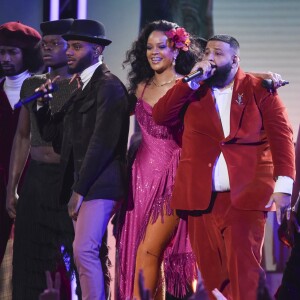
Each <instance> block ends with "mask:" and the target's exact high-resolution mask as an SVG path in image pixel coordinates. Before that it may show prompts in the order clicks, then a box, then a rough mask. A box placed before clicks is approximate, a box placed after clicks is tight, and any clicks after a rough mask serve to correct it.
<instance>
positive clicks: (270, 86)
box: [261, 79, 289, 90]
mask: <svg viewBox="0 0 300 300" xmlns="http://www.w3.org/2000/svg"><path fill="white" fill-rule="evenodd" d="M286 84H289V81H286V80H282V81H281V85H282V86H285V85H286ZM261 85H262V86H263V87H264V88H266V89H268V90H273V89H274V82H273V81H272V79H264V80H263V81H262V82H261Z"/></svg>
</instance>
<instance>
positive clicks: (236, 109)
mask: <svg viewBox="0 0 300 300" xmlns="http://www.w3.org/2000/svg"><path fill="white" fill-rule="evenodd" d="M244 78H245V73H244V72H243V71H242V70H240V69H239V70H238V72H237V74H236V77H235V80H234V85H233V92H232V99H231V108H230V133H229V135H228V136H227V138H226V139H225V141H229V140H231V139H232V138H234V137H235V135H236V133H237V131H238V129H239V126H240V123H241V119H242V117H243V113H244V111H245V107H246V105H247V102H248V99H249V98H248V97H247V94H246V93H245V89H244V88H243V86H244V85H245V83H244V84H243V83H242V81H243V79H244Z"/></svg>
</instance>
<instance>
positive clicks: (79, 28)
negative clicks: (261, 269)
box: [44, 20, 129, 300]
mask: <svg viewBox="0 0 300 300" xmlns="http://www.w3.org/2000/svg"><path fill="white" fill-rule="evenodd" d="M63 38H64V39H65V40H67V43H68V49H67V51H66V54H67V58H68V70H69V72H70V73H71V74H74V78H77V80H78V82H79V84H80V85H81V87H80V89H79V90H78V92H76V93H74V94H73V95H72V96H71V98H70V99H69V100H68V105H67V106H68V107H65V108H64V110H63V111H61V112H62V113H64V114H65V115H64V121H63V134H62V145H61V161H62V165H63V168H64V170H66V171H65V174H67V173H68V172H67V169H69V167H70V166H71V168H72V169H73V170H74V172H73V173H74V184H73V186H72V190H73V191H72V195H71V198H70V201H69V204H68V210H69V215H70V217H71V218H72V219H73V220H74V229H75V239H74V243H73V251H74V258H75V264H76V266H77V269H78V273H79V278H80V285H81V289H82V297H83V299H99V300H103V299H105V288H104V276H103V272H102V267H101V262H100V259H99V255H100V253H99V250H100V247H101V243H102V238H103V236H104V234H105V231H106V229H107V225H108V222H109V219H110V218H111V216H112V214H113V213H114V211H115V209H116V206H117V203H118V202H120V201H121V200H122V199H123V198H124V196H125V194H126V178H125V174H126V166H125V156H126V150H127V138H128V130H129V114H128V95H127V91H126V88H125V86H124V85H123V84H122V82H121V81H120V80H119V79H118V78H117V77H116V76H115V75H113V74H112V73H111V72H110V71H109V69H108V68H107V66H106V65H105V64H104V63H103V62H102V54H103V51H104V48H105V46H107V45H109V44H110V43H111V41H110V40H109V39H108V38H107V37H106V36H105V29H104V25H103V24H102V23H100V22H97V21H94V20H75V21H74V22H73V24H72V26H71V29H70V31H69V32H67V33H66V34H64V35H63ZM55 119H56V117H55V114H54V115H53V116H52V118H51V119H50V123H48V124H46V126H45V127H44V132H46V133H47V132H49V136H48V138H51V139H53V140H55V138H56V137H57V136H59V135H60V129H61V127H60V123H59V122H56V121H55ZM53 124H55V125H56V126H54V127H53ZM50 128H51V130H50ZM53 128H55V129H54V130H53Z"/></svg>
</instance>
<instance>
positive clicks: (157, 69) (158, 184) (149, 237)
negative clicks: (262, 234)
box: [117, 20, 202, 300]
mask: <svg viewBox="0 0 300 300" xmlns="http://www.w3.org/2000/svg"><path fill="white" fill-rule="evenodd" d="M201 54H202V51H201V49H200V47H199V45H198V43H197V42H196V41H195V39H193V38H192V37H191V36H190V35H189V34H188V33H187V32H186V31H185V30H184V28H180V27H179V26H178V25H177V24H175V23H170V22H167V21H163V20H162V21H156V22H152V23H150V24H148V25H147V26H146V27H145V28H144V29H143V30H142V32H141V34H140V36H139V38H138V40H137V41H135V42H134V43H133V45H132V49H131V50H129V51H128V52H127V59H126V61H125V64H130V66H131V70H130V72H129V82H130V87H129V92H130V93H131V94H133V95H135V96H136V98H135V99H137V101H135V102H136V103H135V105H134V108H133V112H134V113H135V116H136V120H137V122H138V124H139V127H140V129H141V135H142V139H141V142H140V144H139V147H138V150H137V152H136V156H135V158H134V161H133V164H132V167H131V181H130V188H129V199H128V202H127V203H126V208H124V211H123V212H124V216H123V220H122V218H121V220H122V221H123V222H120V223H121V224H120V225H119V230H118V233H117V258H118V268H119V269H118V270H117V277H118V278H117V295H118V296H117V299H120V300H125V299H126V300H127V299H133V298H136V299H139V287H138V275H139V271H140V270H142V271H143V274H144V277H145V287H146V288H148V289H149V290H150V293H151V295H152V297H153V298H154V299H164V293H165V289H166V290H167V292H168V293H170V294H172V295H174V296H176V297H183V296H185V295H186V294H187V293H189V290H188V289H189V288H190V287H191V283H192V281H193V280H194V279H196V276H197V272H196V263H195V258H194V256H193V253H192V250H191V246H190V243H189V239H188V234H187V227H186V222H185V220H183V219H181V218H179V216H178V215H177V213H176V211H174V210H173V209H172V208H171V207H170V199H171V195H172V189H173V184H174V178H175V174H176V169H177V165H178V161H179V157H180V131H181V128H179V127H178V126H177V127H165V126H159V125H156V124H155V123H154V121H153V120H152V107H153V105H154V104H155V103H156V102H157V101H158V100H159V98H160V97H161V96H163V95H164V94H165V93H166V92H167V91H168V89H170V88H171V87H172V86H173V85H174V84H175V81H176V80H177V79H179V78H181V77H182V74H188V73H189V72H190V70H191V68H192V67H193V65H194V63H195V62H196V61H197V60H199V59H200V58H201Z"/></svg>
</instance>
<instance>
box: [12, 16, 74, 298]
mask: <svg viewBox="0 0 300 300" xmlns="http://www.w3.org/2000/svg"><path fill="white" fill-rule="evenodd" d="M72 23H73V19H62V20H55V21H49V22H43V23H41V24H40V30H41V32H42V41H41V50H42V57H43V61H44V64H45V66H46V67H47V68H48V69H49V72H47V73H45V74H41V75H35V76H31V77H29V78H27V79H26V80H25V81H24V82H23V84H22V88H21V98H26V97H30V96H31V95H32V94H34V93H35V91H36V89H37V88H39V87H40V86H41V85H42V84H44V83H45V82H46V81H47V80H48V79H49V80H50V79H54V78H55V77H56V78H57V81H56V86H57V90H56V91H55V92H53V94H52V99H51V100H49V106H50V107H51V109H52V111H53V112H56V111H58V110H59V109H60V108H61V107H62V106H63V105H64V103H65V102H66V100H67V99H68V98H69V97H70V95H71V94H72V92H74V91H75V90H76V89H77V84H76V83H75V82H73V83H71V84H70V75H69V73H68V70H67V56H66V49H67V43H66V41H65V40H64V39H63V38H62V37H61V35H62V34H63V33H65V32H67V31H68V30H69V29H70V27H71V25H72ZM38 108H39V103H37V102H36V101H32V102H29V103H27V104H25V105H22V107H21V112H20V117H19V121H18V126H17V130H16V134H15V137H14V142H13V146H12V151H11V160H10V171H9V179H8V185H7V210H8V213H9V215H10V216H11V217H12V218H15V236H14V251H13V277H12V278H13V279H12V280H13V299H38V297H39V294H40V293H41V292H42V291H43V290H44V289H45V288H46V287H47V282H46V275H45V271H50V272H53V273H55V272H60V274H61V278H62V285H61V299H71V286H70V277H71V273H72V272H73V270H74V267H73V265H74V263H73V259H72V241H73V237H74V231H73V225H72V221H71V219H70V218H69V216H68V212H67V206H66V204H67V203H66V202H67V200H65V201H64V200H63V199H60V198H59V195H60V185H61V182H62V180H61V175H62V172H61V165H60V157H59V154H57V153H56V152H55V151H54V149H53V147H52V144H51V143H49V142H46V141H45V140H43V139H42V137H41V134H40V132H39V127H38V120H37V117H36V112H37V109H38ZM28 155H30V157H31V159H30V162H29V164H28V168H27V171H26V174H25V176H24V181H23V185H22V188H21V190H20V193H19V195H18V193H17V189H18V182H19V179H20V174H21V173H22V170H23V167H24V163H25V161H26V159H27V157H28ZM60 200H61V201H60ZM16 204H17V205H16ZM62 246H63V249H64V252H63V254H61V248H62ZM63 258H68V260H69V263H68V266H67V267H68V271H69V273H70V276H68V274H67V269H66V267H65V265H64V259H63Z"/></svg>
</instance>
